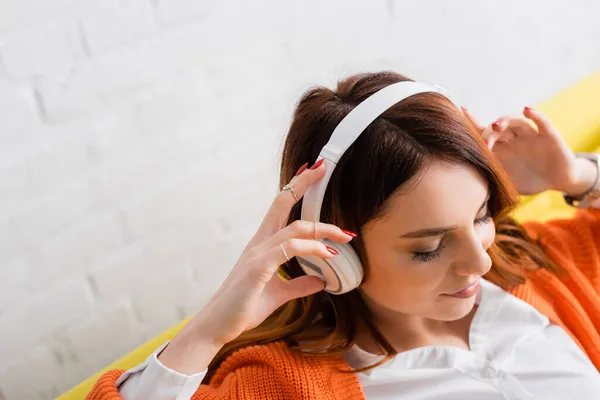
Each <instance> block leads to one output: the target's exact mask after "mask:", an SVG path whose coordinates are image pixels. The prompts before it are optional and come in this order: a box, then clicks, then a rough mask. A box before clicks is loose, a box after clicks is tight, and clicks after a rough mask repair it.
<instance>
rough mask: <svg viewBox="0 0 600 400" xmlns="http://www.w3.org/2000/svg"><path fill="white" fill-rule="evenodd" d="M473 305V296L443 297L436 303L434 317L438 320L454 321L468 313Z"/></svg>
mask: <svg viewBox="0 0 600 400" xmlns="http://www.w3.org/2000/svg"><path fill="white" fill-rule="evenodd" d="M473 307H475V296H472V297H470V298H468V299H456V298H452V297H448V298H445V299H444V300H443V301H442V302H440V303H439V304H438V305H437V307H436V308H437V310H436V312H435V317H434V318H433V319H436V320H438V321H446V322H450V321H456V320H459V319H461V318H464V317H466V316H467V315H469V313H470V312H471V311H473Z"/></svg>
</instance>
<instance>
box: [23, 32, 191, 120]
mask: <svg viewBox="0 0 600 400" xmlns="http://www.w3.org/2000/svg"><path fill="white" fill-rule="evenodd" d="M194 29H198V28H197V27H191V28H188V29H183V30H180V31H177V32H173V33H169V34H165V35H161V36H159V37H152V38H149V39H148V40H144V41H142V42H139V43H135V44H132V45H131V46H125V47H121V48H119V49H118V50H117V51H114V52H110V53H106V54H102V55H99V56H98V57H94V58H93V59H88V60H86V61H85V62H81V63H78V64H77V65H76V66H75V67H73V68H64V69H61V70H59V71H57V72H54V73H52V74H48V75H45V76H43V77H41V78H40V79H39V80H38V81H37V82H36V85H35V87H36V90H37V92H38V95H39V97H40V99H41V104H42V107H43V109H44V110H45V117H46V119H47V120H48V121H49V122H52V123H57V122H61V121H65V120H67V119H69V118H73V117H74V116H79V115H81V114H87V113H90V112H91V111H92V110H94V109H96V108H98V107H105V106H108V105H111V106H114V105H115V102H116V101H120V102H124V101H125V100H127V99H128V98H130V97H131V94H132V93H136V92H139V91H141V90H143V89H145V88H147V87H148V86H149V85H151V84H152V83H153V82H158V81H160V80H161V79H163V78H164V77H165V76H166V75H168V74H169V73H171V72H172V71H173V70H175V69H176V68H178V67H180V66H181V65H186V64H187V63H188V62H191V60H192V59H193V58H194V57H195V54H194V52H192V51H190V48H189V47H190V46H192V45H193V37H194V36H193V35H194V34H195V33H194Z"/></svg>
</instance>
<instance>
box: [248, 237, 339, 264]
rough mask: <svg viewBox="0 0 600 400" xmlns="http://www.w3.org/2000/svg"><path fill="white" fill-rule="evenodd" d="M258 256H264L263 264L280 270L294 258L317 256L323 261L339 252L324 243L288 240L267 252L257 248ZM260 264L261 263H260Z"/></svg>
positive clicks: (295, 239)
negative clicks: (280, 267) (274, 266)
mask: <svg viewBox="0 0 600 400" xmlns="http://www.w3.org/2000/svg"><path fill="white" fill-rule="evenodd" d="M256 250H257V253H258V254H264V256H263V257H265V259H264V261H263V264H265V265H266V264H269V265H274V264H273V263H276V264H277V266H276V268H279V266H280V265H282V264H283V263H285V262H287V261H289V260H291V259H292V258H294V257H302V256H316V257H319V258H323V259H329V258H332V257H335V256H337V255H338V253H337V251H336V250H335V249H333V248H332V247H329V246H327V245H325V244H324V243H322V242H319V241H317V240H311V239H297V238H292V239H288V240H286V241H285V242H283V243H280V244H278V245H276V246H273V247H271V248H270V249H269V250H268V251H267V252H263V251H262V250H261V249H260V248H257V249H256ZM259 264H260V262H259Z"/></svg>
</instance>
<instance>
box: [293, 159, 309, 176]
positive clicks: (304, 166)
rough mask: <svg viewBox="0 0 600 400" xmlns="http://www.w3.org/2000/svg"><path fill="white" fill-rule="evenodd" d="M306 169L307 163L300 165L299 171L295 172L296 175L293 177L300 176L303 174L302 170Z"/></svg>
mask: <svg viewBox="0 0 600 400" xmlns="http://www.w3.org/2000/svg"><path fill="white" fill-rule="evenodd" d="M306 167H308V163H307V162H305V163H304V164H302V166H301V167H300V169H298V172H296V175H295V176H298V175H300V174H301V173H303V172H304V170H305V169H306Z"/></svg>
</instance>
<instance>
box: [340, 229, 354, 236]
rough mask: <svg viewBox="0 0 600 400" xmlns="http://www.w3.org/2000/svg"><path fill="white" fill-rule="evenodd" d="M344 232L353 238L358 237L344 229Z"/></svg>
mask: <svg viewBox="0 0 600 400" xmlns="http://www.w3.org/2000/svg"><path fill="white" fill-rule="evenodd" d="M342 232H344V233H345V234H346V235H350V236H352V237H357V236H358V235H357V234H356V233H354V232H350V231H347V230H345V229H342Z"/></svg>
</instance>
